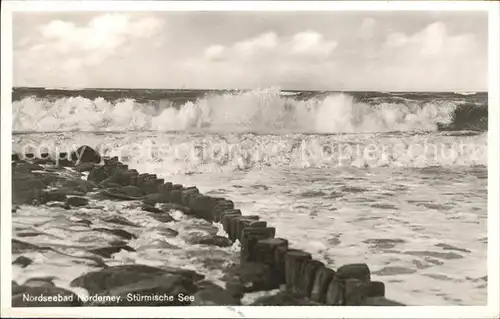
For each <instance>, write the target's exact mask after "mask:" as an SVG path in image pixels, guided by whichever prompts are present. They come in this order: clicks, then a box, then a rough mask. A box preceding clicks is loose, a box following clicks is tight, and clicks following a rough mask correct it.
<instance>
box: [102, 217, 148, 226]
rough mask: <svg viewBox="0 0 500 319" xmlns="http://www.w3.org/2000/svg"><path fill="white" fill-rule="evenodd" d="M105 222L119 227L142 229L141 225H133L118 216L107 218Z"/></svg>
mask: <svg viewBox="0 0 500 319" xmlns="http://www.w3.org/2000/svg"><path fill="white" fill-rule="evenodd" d="M103 220H104V221H106V222H108V223H113V224H118V225H123V226H131V227H140V226H139V225H137V224H135V223H132V222H131V221H129V220H128V219H126V218H125V217H123V216H118V215H113V216H109V217H105V218H103Z"/></svg>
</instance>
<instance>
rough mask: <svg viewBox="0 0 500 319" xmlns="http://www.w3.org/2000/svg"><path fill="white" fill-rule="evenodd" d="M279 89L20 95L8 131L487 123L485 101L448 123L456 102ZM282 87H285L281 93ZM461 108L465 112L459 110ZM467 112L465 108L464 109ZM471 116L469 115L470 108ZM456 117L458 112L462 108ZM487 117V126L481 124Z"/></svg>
mask: <svg viewBox="0 0 500 319" xmlns="http://www.w3.org/2000/svg"><path fill="white" fill-rule="evenodd" d="M283 93H284V92H281V91H280V90H278V89H263V90H253V91H247V92H230V93H224V94H212V95H207V96H204V97H202V98H198V99H197V100H195V101H188V102H185V103H183V104H181V105H179V106H176V105H174V104H173V103H172V102H171V101H168V100H165V99H164V100H154V101H150V102H145V103H144V102H137V100H135V99H128V98H125V99H116V100H113V101H108V100H106V99H104V98H100V97H99V98H95V99H88V98H85V97H81V96H78V97H59V98H56V99H49V98H47V97H43V98H40V97H36V96H30V97H24V98H22V99H20V100H18V101H15V102H14V103H13V118H12V126H13V131H15V132H33V131H35V132H50V131H131V130H151V131H179V130H192V131H197V130H203V131H214V132H303V133H370V132H391V131H416V130H422V131H436V130H442V129H444V130H446V129H447V130H461V129H479V130H486V129H487V106H484V105H483V106H479V107H478V106H476V105H473V104H470V105H468V106H466V107H465V108H466V109H480V110H482V111H481V112H476V113H474V116H479V117H481V119H480V121H479V122H480V125H479V126H477V125H472V126H470V125H467V123H464V119H470V118H468V117H467V116H466V117H463V116H462V117H460V121H461V122H460V123H458V124H459V125H454V124H456V123H454V121H455V120H456V118H457V116H456V114H455V112H456V110H458V109H460V110H463V107H459V106H460V105H462V104H464V103H463V102H461V101H459V100H454V101H451V100H435V101H430V102H429V101H425V102H422V101H415V100H409V99H404V98H401V97H399V98H397V99H393V100H390V101H387V100H384V101H380V100H371V101H362V102H360V101H356V100H355V99H354V98H353V97H352V96H350V95H348V94H342V93H330V94H326V95H324V94H323V95H322V96H316V97H312V98H309V99H302V100H301V99H299V98H297V97H296V96H295V95H288V94H285V95H284V94H283ZM285 93H286V92H285ZM462 113H464V112H462ZM462 113H461V114H462ZM465 113H467V112H465ZM471 114H472V113H471ZM462 115H463V114H462ZM484 123H486V128H485V126H484Z"/></svg>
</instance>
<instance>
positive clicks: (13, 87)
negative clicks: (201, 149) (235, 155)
mask: <svg viewBox="0 0 500 319" xmlns="http://www.w3.org/2000/svg"><path fill="white" fill-rule="evenodd" d="M270 88H276V89H279V90H280V91H293V92H376V93H384V92H390V93H457V92H460V93H469V92H475V93H488V92H489V90H488V89H486V90H484V89H483V90H444V91H440V90H433V91H430V90H413V91H406V90H394V91H391V90H374V89H332V90H325V89H304V90H301V89H283V88H280V87H279V86H267V87H260V88H250V89H249V88H225V89H220V88H203V89H201V88H186V87H181V88H124V87H44V86H12V89H13V90H14V89H45V90H68V91H81V90H172V91H174V90H177V91H180V90H188V91H254V90H264V89H270Z"/></svg>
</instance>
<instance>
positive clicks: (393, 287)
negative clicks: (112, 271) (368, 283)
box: [12, 88, 488, 306]
mask: <svg viewBox="0 0 500 319" xmlns="http://www.w3.org/2000/svg"><path fill="white" fill-rule="evenodd" d="M12 101H13V107H12V112H13V113H12V130H13V136H12V144H13V150H14V151H17V152H22V151H25V152H35V154H36V153H44V152H49V153H54V154H55V153H58V152H62V151H68V150H71V149H75V148H76V147H78V146H81V145H88V146H91V147H94V148H95V149H96V150H98V151H99V152H101V153H102V154H104V155H109V156H119V158H120V160H121V161H122V162H124V163H126V164H128V165H129V168H135V169H137V170H138V171H139V172H140V173H151V174H157V175H158V177H159V178H164V179H165V180H166V181H171V182H173V183H179V184H183V185H185V186H197V187H198V188H199V189H200V191H201V192H202V193H205V194H208V195H213V196H220V197H225V198H228V199H231V200H233V201H234V202H235V206H236V207H237V208H240V209H241V210H242V212H243V214H245V215H259V216H261V218H262V219H263V220H266V221H267V222H268V225H269V226H272V227H276V237H282V238H286V239H288V240H289V242H290V245H291V246H292V247H293V248H299V249H303V250H306V251H308V252H310V253H311V254H312V255H313V258H315V259H317V260H320V261H322V262H324V263H325V264H326V265H329V266H331V267H333V268H337V267H339V266H341V265H344V264H349V263H366V264H368V265H369V267H370V269H371V272H372V280H380V281H383V282H384V283H385V284H386V297H387V298H390V299H393V300H396V301H399V302H402V303H404V304H407V305H426V306H431V305H485V304H486V303H487V244H488V238H487V196H488V191H487V178H488V167H487V166H488V163H487V149H488V144H487V140H488V94H487V93H486V92H329V91H294V90H280V89H279V88H263V89H255V90H188V89H183V90H156V89H78V90H76V89H75V90H68V89H58V88H15V89H13V92H12ZM95 205H96V207H95V208H81V209H76V210H75V211H73V212H71V213H69V212H68V211H67V210H64V209H61V208H56V207H44V206H37V207H34V206H21V207H20V208H19V210H18V211H17V212H16V213H15V214H13V217H12V222H13V238H19V239H20V240H23V241H29V242H31V243H35V244H37V245H42V246H45V247H51V248H53V249H54V250H57V251H60V252H64V254H58V253H55V252H54V251H50V250H49V251H47V250H45V251H40V252H32V253H28V255H26V253H25V254H24V255H25V256H27V257H29V258H31V259H33V260H34V263H33V264H32V265H30V266H28V267H26V268H20V267H17V266H14V270H13V276H14V278H13V279H14V280H17V281H18V283H20V284H22V283H23V281H25V280H27V279H28V278H31V277H41V276H43V277H47V276H52V277H54V282H56V283H57V285H59V286H62V287H67V288H69V289H71V290H73V291H75V292H77V293H79V294H85V292H84V291H77V288H74V287H70V286H69V282H70V281H71V280H72V279H74V278H76V277H77V276H79V275H81V274H83V273H85V272H88V271H92V270H95V265H93V264H92V263H89V262H85V261H83V259H81V258H77V257H78V256H85V255H86V254H88V250H89V249H91V248H93V247H102V246H103V245H105V244H106V243H108V242H109V241H111V240H113V238H112V236H108V235H107V234H105V233H102V232H95V231H92V227H104V226H106V221H105V219H106V217H109V216H113V215H120V216H122V217H125V218H126V219H128V220H129V221H131V222H132V223H134V224H135V226H136V227H131V226H130V227H129V226H123V227H124V228H125V229H127V230H128V231H130V232H132V233H134V234H136V235H137V239H133V240H131V242H130V243H129V245H130V246H131V247H133V248H134V249H135V250H136V251H135V252H131V251H121V252H119V253H117V254H115V255H113V256H112V257H111V258H109V259H105V263H106V264H108V265H117V264H123V263H143V264H148V265H153V266H161V265H168V266H179V267H184V268H190V269H194V270H196V271H198V272H200V273H203V274H205V275H206V276H207V278H209V279H211V280H214V281H215V282H217V283H220V284H221V285H223V284H224V276H223V274H224V269H225V268H226V267H229V266H230V264H231V263H232V262H233V261H235V260H237V258H238V252H239V248H238V247H237V245H238V243H236V244H235V245H234V246H232V247H228V248H219V247H211V246H203V245H190V244H188V240H187V237H189V235H190V234H192V233H193V232H202V231H204V228H207V225H204V224H203V222H201V221H199V220H196V219H193V218H190V217H186V216H184V215H183V214H182V213H180V212H173V216H174V218H175V219H176V221H175V222H171V223H162V222H159V221H157V220H155V219H153V218H151V217H150V216H148V215H146V214H144V212H143V211H141V210H140V207H139V206H138V205H134V203H130V202H116V201H99V202H98V203H96V204H95ZM82 220H87V221H91V222H92V224H91V226H88V225H85V223H82ZM207 229H208V228H207ZM172 230H175V231H178V232H179V235H177V236H176V235H175V232H172ZM29 232H31V234H32V235H31V236H33V237H29V236H26V234H27V233H29ZM33 234H36V235H33ZM219 234H223V230H222V229H219ZM71 256H74V257H71ZM14 258H16V256H14ZM271 293H273V292H267V294H271ZM261 295H262V294H260V295H258V294H254V295H249V296H246V297H245V298H246V299H244V302H245V303H246V304H249V303H251V302H252V300H253V299H252V298H256V297H258V296H261Z"/></svg>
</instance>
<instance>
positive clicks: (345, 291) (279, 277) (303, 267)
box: [131, 174, 402, 306]
mask: <svg viewBox="0 0 500 319" xmlns="http://www.w3.org/2000/svg"><path fill="white" fill-rule="evenodd" d="M131 183H132V184H136V185H137V186H140V187H141V188H145V189H148V188H149V189H151V188H152V189H154V188H156V189H157V191H158V192H159V194H160V195H163V196H160V197H164V198H165V199H166V200H168V201H169V202H171V203H175V204H179V205H183V206H186V207H188V208H190V210H189V212H188V214H190V215H193V216H195V217H197V218H202V219H205V220H207V221H210V222H215V223H221V224H222V226H223V229H224V230H225V232H226V233H227V235H228V237H229V239H231V240H232V241H233V242H235V241H239V242H240V245H241V259H240V260H241V264H245V263H261V264H263V265H265V266H267V267H268V268H269V270H270V272H271V276H270V277H269V278H270V281H271V282H269V283H268V284H267V285H266V287H267V288H279V287H283V285H284V287H285V289H286V291H288V292H289V293H291V294H293V295H294V296H296V297H303V298H308V299H309V300H311V301H313V302H315V303H318V304H325V305H348V306H355V305H380V306H389V305H392V306H402V304H400V303H397V302H394V301H391V300H388V299H386V298H385V297H384V296H385V285H384V283H383V282H380V281H371V279H370V269H369V267H368V266H367V265H366V264H348V265H344V266H342V267H340V268H338V269H337V270H336V271H335V270H333V269H331V268H329V267H327V266H326V265H324V264H323V263H322V262H320V261H317V260H314V259H313V258H312V256H311V254H310V253H308V252H305V251H302V250H299V249H293V248H291V247H289V242H288V240H286V239H283V238H275V236H276V229H275V228H274V227H270V226H269V225H268V224H267V222H266V221H264V220H262V219H260V217H259V216H257V215H247V216H245V215H243V214H242V212H241V210H239V209H236V208H235V207H234V202H233V201H231V200H227V199H224V198H218V197H211V196H206V195H203V194H201V193H200V192H199V190H198V188H196V187H183V186H182V185H180V184H172V183H170V182H167V183H164V180H163V179H158V178H156V175H150V174H138V175H137V176H136V177H134V178H132V180H131Z"/></svg>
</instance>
